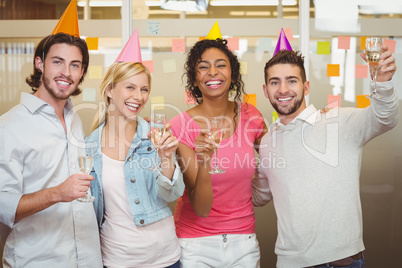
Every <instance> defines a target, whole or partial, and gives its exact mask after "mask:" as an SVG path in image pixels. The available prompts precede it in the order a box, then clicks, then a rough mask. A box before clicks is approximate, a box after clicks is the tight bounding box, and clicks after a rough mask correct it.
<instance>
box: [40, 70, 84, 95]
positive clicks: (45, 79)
mask: <svg viewBox="0 0 402 268" xmlns="http://www.w3.org/2000/svg"><path fill="white" fill-rule="evenodd" d="M42 81H43V86H44V87H45V88H46V90H47V92H49V94H50V95H51V96H52V97H54V98H55V99H57V100H66V99H68V98H69V97H70V96H71V95H72V94H74V93H75V92H76V91H77V90H79V89H78V87H76V88H75V89H74V90H73V91H72V92H63V91H56V90H54V89H53V88H52V87H51V86H50V79H49V78H48V77H47V76H46V72H45V70H43V73H42Z"/></svg>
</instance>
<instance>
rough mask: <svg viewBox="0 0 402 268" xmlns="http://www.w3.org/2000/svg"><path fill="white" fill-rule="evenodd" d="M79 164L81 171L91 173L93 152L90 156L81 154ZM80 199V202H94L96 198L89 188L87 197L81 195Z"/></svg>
mask: <svg viewBox="0 0 402 268" xmlns="http://www.w3.org/2000/svg"><path fill="white" fill-rule="evenodd" d="M78 164H79V167H80V170H81V173H85V174H89V173H90V172H91V170H92V166H93V164H94V157H93V154H92V155H90V156H86V155H85V156H79V157H78ZM77 200H78V201H80V202H86V203H88V202H93V201H94V200H95V197H93V196H92V195H91V193H90V191H89V189H88V191H87V193H86V195H85V197H79V198H77Z"/></svg>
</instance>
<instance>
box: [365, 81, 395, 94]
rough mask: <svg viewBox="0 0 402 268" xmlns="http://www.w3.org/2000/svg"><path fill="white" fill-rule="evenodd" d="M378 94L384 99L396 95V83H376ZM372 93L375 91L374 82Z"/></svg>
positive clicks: (371, 82) (371, 87)
mask: <svg viewBox="0 0 402 268" xmlns="http://www.w3.org/2000/svg"><path fill="white" fill-rule="evenodd" d="M376 86H377V92H378V93H379V94H380V95H381V96H383V97H390V96H392V95H393V94H394V92H395V90H394V83H393V82H392V80H390V81H386V82H376ZM370 89H371V92H372V91H373V90H374V82H373V81H370Z"/></svg>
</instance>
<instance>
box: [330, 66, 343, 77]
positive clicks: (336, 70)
mask: <svg viewBox="0 0 402 268" xmlns="http://www.w3.org/2000/svg"><path fill="white" fill-rule="evenodd" d="M339 73H340V67H339V64H327V77H330V76H339Z"/></svg>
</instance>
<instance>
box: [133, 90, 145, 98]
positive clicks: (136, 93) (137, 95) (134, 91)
mask: <svg viewBox="0 0 402 268" xmlns="http://www.w3.org/2000/svg"><path fill="white" fill-rule="evenodd" d="M132 97H133V99H134V100H137V101H141V100H142V99H143V96H142V94H141V91H140V90H133V94H132Z"/></svg>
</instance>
